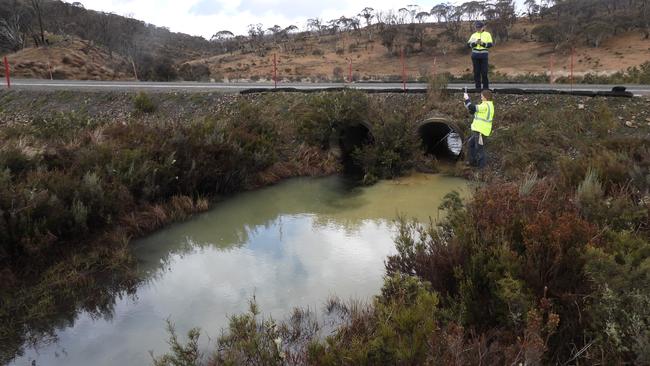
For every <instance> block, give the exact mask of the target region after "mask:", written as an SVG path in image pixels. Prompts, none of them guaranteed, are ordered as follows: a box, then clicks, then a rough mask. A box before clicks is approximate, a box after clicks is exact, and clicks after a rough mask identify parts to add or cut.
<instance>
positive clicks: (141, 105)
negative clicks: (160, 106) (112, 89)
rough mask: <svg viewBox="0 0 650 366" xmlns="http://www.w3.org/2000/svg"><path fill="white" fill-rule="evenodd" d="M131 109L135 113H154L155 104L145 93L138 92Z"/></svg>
mask: <svg viewBox="0 0 650 366" xmlns="http://www.w3.org/2000/svg"><path fill="white" fill-rule="evenodd" d="M133 107H134V108H135V110H136V111H137V112H141V113H146V114H150V113H153V112H155V111H156V104H155V103H154V102H153V100H151V97H149V95H148V94H147V93H145V92H139V93H138V95H136V96H135V98H134V99H133Z"/></svg>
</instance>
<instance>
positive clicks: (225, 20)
mask: <svg viewBox="0 0 650 366" xmlns="http://www.w3.org/2000/svg"><path fill="white" fill-rule="evenodd" d="M67 1H68V2H73V1H75V0H67ZM81 2H82V3H83V4H84V6H85V7H86V8H87V9H93V10H99V11H106V12H113V13H116V14H119V15H129V16H132V17H134V18H136V19H140V20H143V21H145V22H147V23H151V24H155V25H157V26H160V27H167V28H169V29H170V30H172V31H174V32H183V33H187V34H192V35H197V36H203V37H205V38H210V37H211V36H212V35H213V34H214V33H216V32H217V31H220V30H224V29H226V30H230V31H231V32H233V33H235V34H246V32H247V26H248V25H249V24H257V23H261V24H263V25H264V26H265V27H266V28H268V27H271V26H273V25H276V24H277V25H280V26H282V27H286V26H288V25H291V24H293V25H297V26H298V27H300V28H304V27H305V25H306V23H307V19H309V18H316V17H317V18H322V19H324V20H329V19H335V18H339V17H340V16H342V15H345V16H348V17H350V16H353V15H356V14H358V13H359V11H361V9H363V8H365V7H366V6H371V7H373V8H374V9H377V10H380V9H381V10H390V9H394V10H396V9H399V8H403V7H406V6H407V5H410V4H417V5H419V6H420V7H421V9H422V10H429V9H431V8H432V7H433V6H434V5H435V4H436V3H441V2H444V1H442V0H438V1H425V0H374V1H368V0H347V1H343V0H333V1H300V0H187V1H178V0H81ZM451 2H452V3H460V2H462V0H453V1H451ZM518 2H520V1H518Z"/></svg>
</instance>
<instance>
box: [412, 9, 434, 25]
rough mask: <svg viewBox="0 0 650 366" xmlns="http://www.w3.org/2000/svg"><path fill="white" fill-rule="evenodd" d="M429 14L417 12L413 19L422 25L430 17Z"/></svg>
mask: <svg viewBox="0 0 650 366" xmlns="http://www.w3.org/2000/svg"><path fill="white" fill-rule="evenodd" d="M430 16H431V14H429V13H427V12H426V11H421V12H419V13H418V14H417V15H416V16H415V19H417V20H418V23H420V24H422V23H424V22H425V21H426V20H427V18H428V17H430Z"/></svg>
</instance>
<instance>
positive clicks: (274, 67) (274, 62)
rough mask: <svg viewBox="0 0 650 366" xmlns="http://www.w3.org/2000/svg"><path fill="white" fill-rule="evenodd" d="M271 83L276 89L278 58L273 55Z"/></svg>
mask: <svg viewBox="0 0 650 366" xmlns="http://www.w3.org/2000/svg"><path fill="white" fill-rule="evenodd" d="M273 83H274V85H275V86H274V87H275V88H276V89H277V88H278V56H277V55H276V54H275V53H274V54H273Z"/></svg>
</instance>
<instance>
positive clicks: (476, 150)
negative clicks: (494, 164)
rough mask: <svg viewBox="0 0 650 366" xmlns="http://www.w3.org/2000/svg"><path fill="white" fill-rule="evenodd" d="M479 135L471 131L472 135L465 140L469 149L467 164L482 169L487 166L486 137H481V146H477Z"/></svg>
mask: <svg viewBox="0 0 650 366" xmlns="http://www.w3.org/2000/svg"><path fill="white" fill-rule="evenodd" d="M480 135H481V134H480V133H479V132H476V131H472V135H471V136H470V137H469V140H467V148H468V149H469V164H470V165H471V166H475V167H478V168H479V169H483V168H484V167H485V165H487V153H486V152H485V144H487V137H485V136H483V145H481V144H479V136H480Z"/></svg>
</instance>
